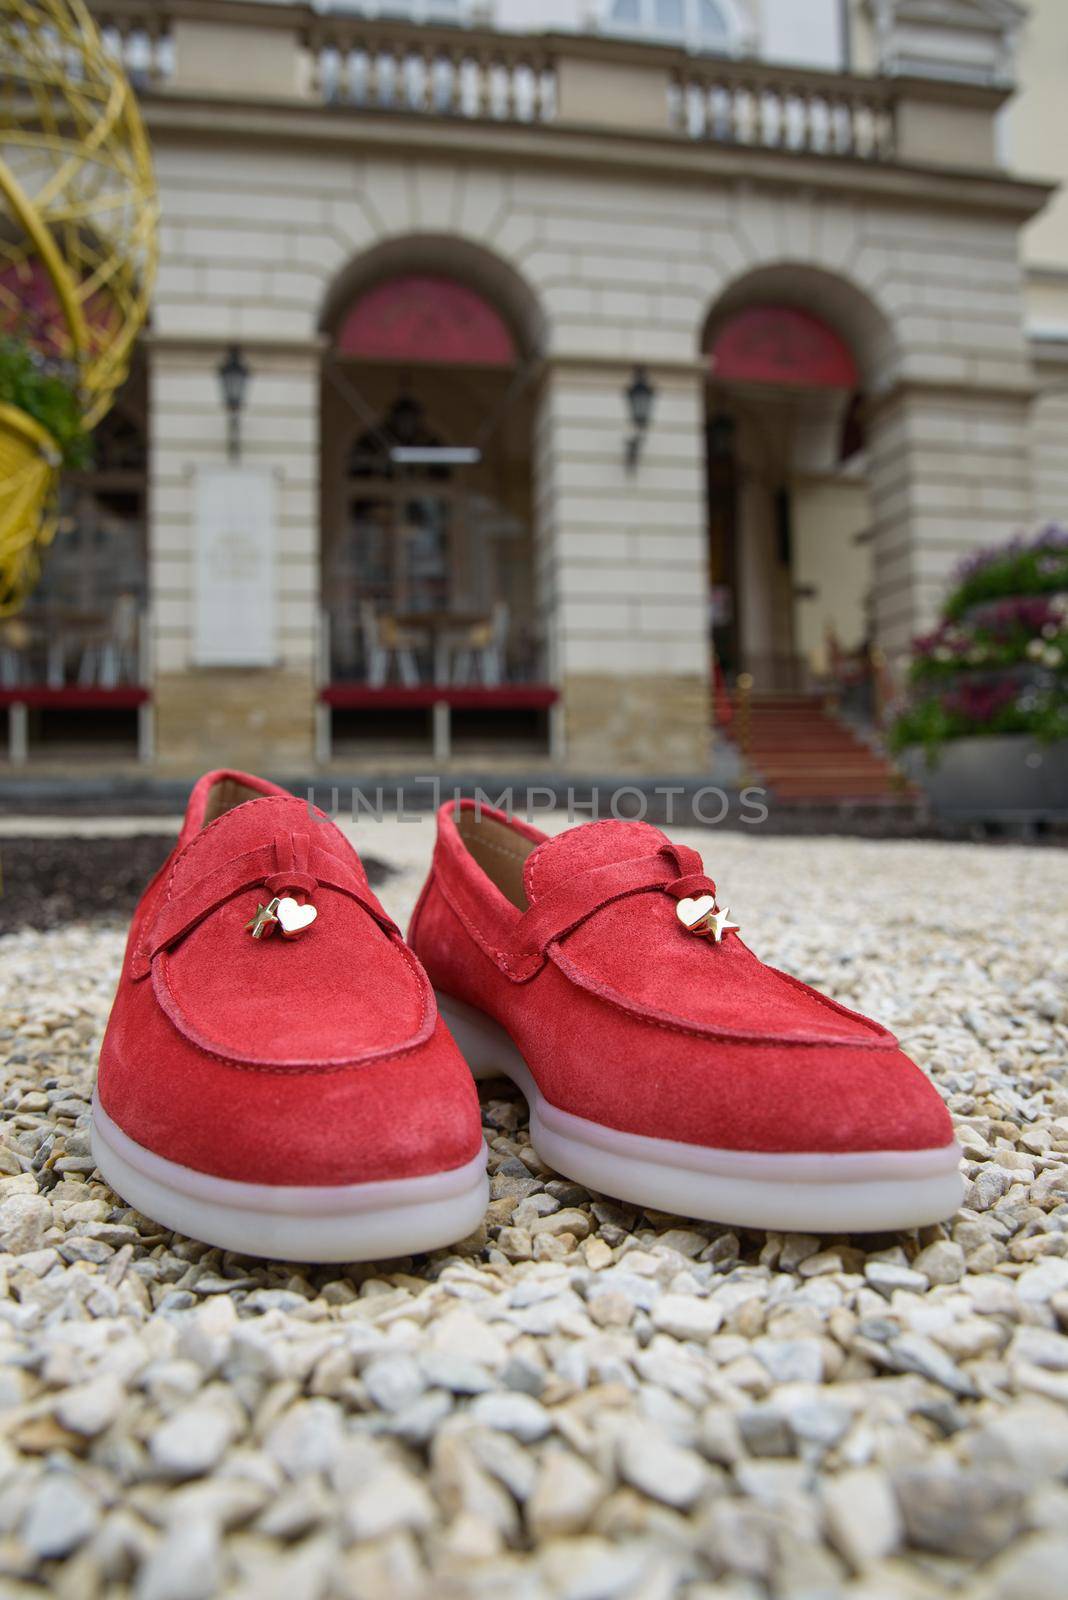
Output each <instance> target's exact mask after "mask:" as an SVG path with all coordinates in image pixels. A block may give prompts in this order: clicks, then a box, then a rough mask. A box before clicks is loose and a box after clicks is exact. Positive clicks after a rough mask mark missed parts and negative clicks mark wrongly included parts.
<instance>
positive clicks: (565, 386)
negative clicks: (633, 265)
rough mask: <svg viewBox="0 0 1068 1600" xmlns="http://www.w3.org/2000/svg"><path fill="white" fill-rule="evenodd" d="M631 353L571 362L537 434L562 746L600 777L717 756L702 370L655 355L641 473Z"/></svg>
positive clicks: (552, 385) (546, 384) (571, 765)
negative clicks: (713, 752) (634, 443)
mask: <svg viewBox="0 0 1068 1600" xmlns="http://www.w3.org/2000/svg"><path fill="white" fill-rule="evenodd" d="M632 372H633V368H632V366H631V364H630V363H626V364H623V363H617V362H611V361H606V362H602V363H585V362H583V363H579V362H576V363H567V362H557V363H554V364H553V365H551V366H550V367H549V369H548V371H547V373H546V375H545V378H544V381H543V387H542V392H541V397H540V404H539V408H538V417H537V420H536V423H535V430H534V477H535V485H536V519H537V539H538V543H537V573H538V583H539V593H540V596H541V602H542V607H543V614H544V616H545V618H546V622H547V626H548V633H549V640H550V670H551V673H552V677H553V681H554V682H555V683H557V684H558V685H559V686H560V689H561V691H562V696H563V746H564V748H563V756H564V761H565V763H566V766H567V768H568V770H569V771H572V772H583V773H590V774H604V775H608V774H613V773H621V774H622V773H647V774H656V773H665V774H666V773H677V774H681V773H685V774H694V773H701V772H704V771H706V770H707V768H708V763H709V749H710V737H709V676H708V675H709V651H708V631H707V617H708V573H707V556H706V526H705V487H704V470H705V469H704V428H703V425H704V390H703V375H702V373H701V372H700V371H699V370H697V369H696V368H690V367H688V366H686V367H674V368H665V369H660V368H657V367H655V366H654V365H652V364H650V367H649V375H650V378H651V379H652V382H653V383H654V385H655V386H656V397H655V401H654V406H653V416H652V422H651V425H650V427H649V430H648V434H647V437H646V438H645V441H644V448H643V450H642V453H641V457H640V460H639V462H638V464H637V467H636V469H635V470H634V471H633V472H628V471H627V469H626V466H625V464H624V446H625V440H626V438H627V436H628V435H629V434H630V432H631V424H630V418H629V416H628V413H627V405H626V401H625V398H624V390H625V389H626V387H627V385H628V383H629V382H630V379H631V375H632Z"/></svg>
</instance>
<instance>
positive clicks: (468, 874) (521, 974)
mask: <svg viewBox="0 0 1068 1600" xmlns="http://www.w3.org/2000/svg"><path fill="white" fill-rule="evenodd" d="M409 938H410V940H411V943H412V947H413V949H414V950H415V951H416V953H417V954H418V955H419V957H420V959H421V960H422V961H423V963H424V965H425V966H426V968H427V971H428V972H429V974H430V977H431V979H432V981H433V982H434V984H435V986H436V987H437V989H438V994H439V1002H440V1005H441V1012H442V1015H443V1016H444V1017H445V1019H446V1021H447V1022H448V1023H449V1026H450V1027H451V1029H452V1031H453V1034H454V1035H455V1037H456V1040H457V1043H458V1044H459V1045H460V1048H461V1049H462V1050H463V1052H464V1054H465V1055H466V1057H467V1060H468V1064H469V1066H470V1067H471V1068H472V1070H473V1071H474V1073H475V1074H476V1076H487V1075H490V1074H492V1073H494V1072H498V1071H500V1072H505V1073H507V1074H508V1076H509V1077H511V1078H513V1079H514V1080H515V1082H516V1083H517V1084H518V1085H519V1086H520V1087H521V1088H522V1090H523V1092H524V1094H525V1095H526V1096H527V1099H528V1101H529V1103H530V1128H531V1138H532V1140H533V1142H534V1145H535V1148H536V1149H537V1152H538V1154H539V1155H540V1156H541V1158H542V1159H543V1160H544V1161H545V1162H547V1163H549V1164H550V1165H552V1166H554V1167H556V1168H557V1169H558V1171H560V1172H562V1173H565V1174H566V1175H567V1176H568V1177H571V1178H575V1179H577V1180H578V1181H579V1182H581V1183H585V1184H588V1185H589V1186H591V1187H592V1188H595V1189H600V1190H602V1191H604V1192H606V1193H608V1194H614V1195H618V1196H620V1197H621V1198H623V1199H626V1200H631V1201H637V1202H638V1203H640V1204H644V1205H648V1206H654V1207H656V1208H658V1209H660V1210H665V1211H676V1212H681V1213H683V1214H684V1215H688V1216H693V1217H704V1218H707V1219H709V1220H714V1221H718V1222H728V1223H735V1224H739V1225H741V1226H749V1227H761V1228H783V1229H803V1230H805V1231H816V1232H825V1231H840V1230H852V1231H858V1232H860V1231H872V1230H882V1229H890V1228H904V1227H914V1226H918V1225H920V1224H923V1223H929V1222H934V1221H938V1220H940V1219H942V1218H944V1217H947V1216H950V1215H951V1214H952V1213H953V1212H954V1211H955V1210H956V1208H957V1206H958V1205H959V1204H960V1200H961V1196H962V1191H963V1185H962V1180H961V1176H960V1173H959V1160H960V1151H959V1149H958V1147H957V1145H956V1144H955V1142H954V1139H953V1130H952V1126H951V1124H950V1119H949V1116H948V1113H947V1112H946V1109H945V1106H944V1105H943V1104H942V1101H941V1100H940V1098H939V1096H938V1094H937V1093H936V1091H935V1089H934V1088H933V1087H932V1085H931V1084H930V1083H929V1082H928V1080H927V1078H926V1077H925V1076H924V1074H923V1073H922V1072H921V1071H920V1069H919V1068H918V1067H917V1066H915V1065H914V1064H913V1063H912V1062H911V1061H910V1060H909V1059H908V1058H907V1057H906V1056H905V1055H903V1054H902V1052H901V1050H900V1049H899V1048H898V1045H897V1042H896V1040H895V1039H894V1037H893V1035H892V1034H890V1033H888V1032H887V1030H886V1029H885V1028H882V1027H880V1026H879V1025H878V1024H877V1023H875V1022H869V1021H868V1020H867V1019H866V1018H865V1017H862V1016H859V1015H858V1014H857V1013H856V1012H853V1011H848V1010H846V1008H845V1007H844V1006H840V1005H838V1004H836V1002H835V1001H833V1000H830V999H828V998H827V997H826V996H825V995H821V994H818V993H817V992H816V991H815V990H814V989H810V988H809V987H808V986H807V985H806V984H803V983H800V982H798V981H797V979H795V978H791V977H788V976H787V975H786V974H784V973H781V972H776V971H775V970H774V969H773V968H771V967H767V966H765V965H764V964H763V963H762V962H761V961H759V960H758V959H757V958H756V956H754V955H753V954H752V952H751V951H750V950H749V949H748V948H747V947H746V945H745V944H744V943H743V942H742V939H741V937H740V936H739V934H738V931H737V928H736V926H735V925H734V923H732V922H731V920H730V918H729V916H728V915H727V913H726V911H725V910H724V909H723V908H721V907H720V906H719V905H718V904H717V902H716V888H715V885H714V884H713V883H712V882H711V880H710V879H708V878H706V877H705V875H704V868H703V866H702V863H701V858H700V856H699V855H698V854H697V852H696V851H695V850H690V849H688V848H687V847H686V846H684V845H675V844H672V843H671V842H670V841H669V840H668V839H667V838H666V837H665V836H664V834H662V833H661V832H660V831H659V830H658V829H656V828H652V827H649V826H648V825H647V824H645V823H630V822H599V823H587V824H585V825H584V826H581V827H577V828H572V829H570V830H569V831H568V832H567V833H563V834H561V835H559V836H558V837H556V838H550V839H547V838H546V837H545V836H544V835H543V834H542V833H540V832H539V831H538V830H537V829H536V828H532V827H530V826H528V825H527V824H525V823H522V822H518V821H510V820H509V819H508V818H506V817H505V816H503V815H502V814H501V813H500V812H498V811H494V810H492V809H490V808H488V807H481V808H479V807H476V806H475V804H474V802H466V803H465V804H464V805H463V807H462V808H461V810H460V813H459V818H458V820H457V818H456V816H455V815H454V812H453V810H452V808H450V807H448V806H446V807H444V808H443V809H442V810H441V811H440V812H439V815H438V838H437V845H436V849H435V853H434V862H433V867H432V870H431V874H430V877H429V879H428V880H427V883H426V887H425V888H424V890H423V894H422V897H421V899H420V901H419V904H418V906H417V907H416V911H415V915H414V917H413V919H412V926H411V929H410V932H409Z"/></svg>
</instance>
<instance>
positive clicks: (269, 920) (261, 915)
mask: <svg viewBox="0 0 1068 1600" xmlns="http://www.w3.org/2000/svg"><path fill="white" fill-rule="evenodd" d="M277 910H278V898H277V896H276V897H275V898H274V899H273V900H270V901H268V903H267V904H266V905H265V906H261V905H258V906H257V907H256V915H255V916H254V917H253V918H252V920H251V922H246V923H245V932H246V933H251V935H252V937H253V938H254V939H262V938H264V937H266V936H269V935H270V934H272V933H273V932H274V930H275V928H277V926H278V918H277V917H276V916H275V912H276V911H277Z"/></svg>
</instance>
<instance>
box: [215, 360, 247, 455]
mask: <svg viewBox="0 0 1068 1600" xmlns="http://www.w3.org/2000/svg"><path fill="white" fill-rule="evenodd" d="M216 371H217V373H218V377H219V387H220V388H221V389H222V397H223V405H224V406H225V407H226V453H227V455H228V456H229V458H230V460H231V461H240V459H241V412H242V411H243V409H244V405H245V396H246V394H247V393H248V384H249V379H250V378H251V376H252V373H251V371H250V369H249V366H248V363H247V362H246V361H245V358H244V356H243V355H242V354H241V347H240V345H236V344H232V345H231V346H230V348H229V350H228V351H227V352H226V355H225V357H224V358H223V360H222V361H220V362H219V365H218V367H217V368H216Z"/></svg>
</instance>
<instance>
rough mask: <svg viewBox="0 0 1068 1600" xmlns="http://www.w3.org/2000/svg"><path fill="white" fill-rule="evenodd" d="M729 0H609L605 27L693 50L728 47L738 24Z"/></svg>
mask: <svg viewBox="0 0 1068 1600" xmlns="http://www.w3.org/2000/svg"><path fill="white" fill-rule="evenodd" d="M733 12H734V8H733V6H732V5H730V4H729V3H728V0H609V3H608V6H607V9H606V15H605V22H604V26H605V31H606V32H608V33H626V34H632V35H637V36H639V37H641V38H645V39H651V40H656V41H658V42H660V43H664V44H668V43H670V44H682V45H686V46H687V47H688V48H689V49H691V50H726V49H728V48H730V46H731V45H732V44H733V43H734V41H735V39H736V37H737V34H738V31H739V30H738V28H737V26H736V21H735V17H734V14H733Z"/></svg>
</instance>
